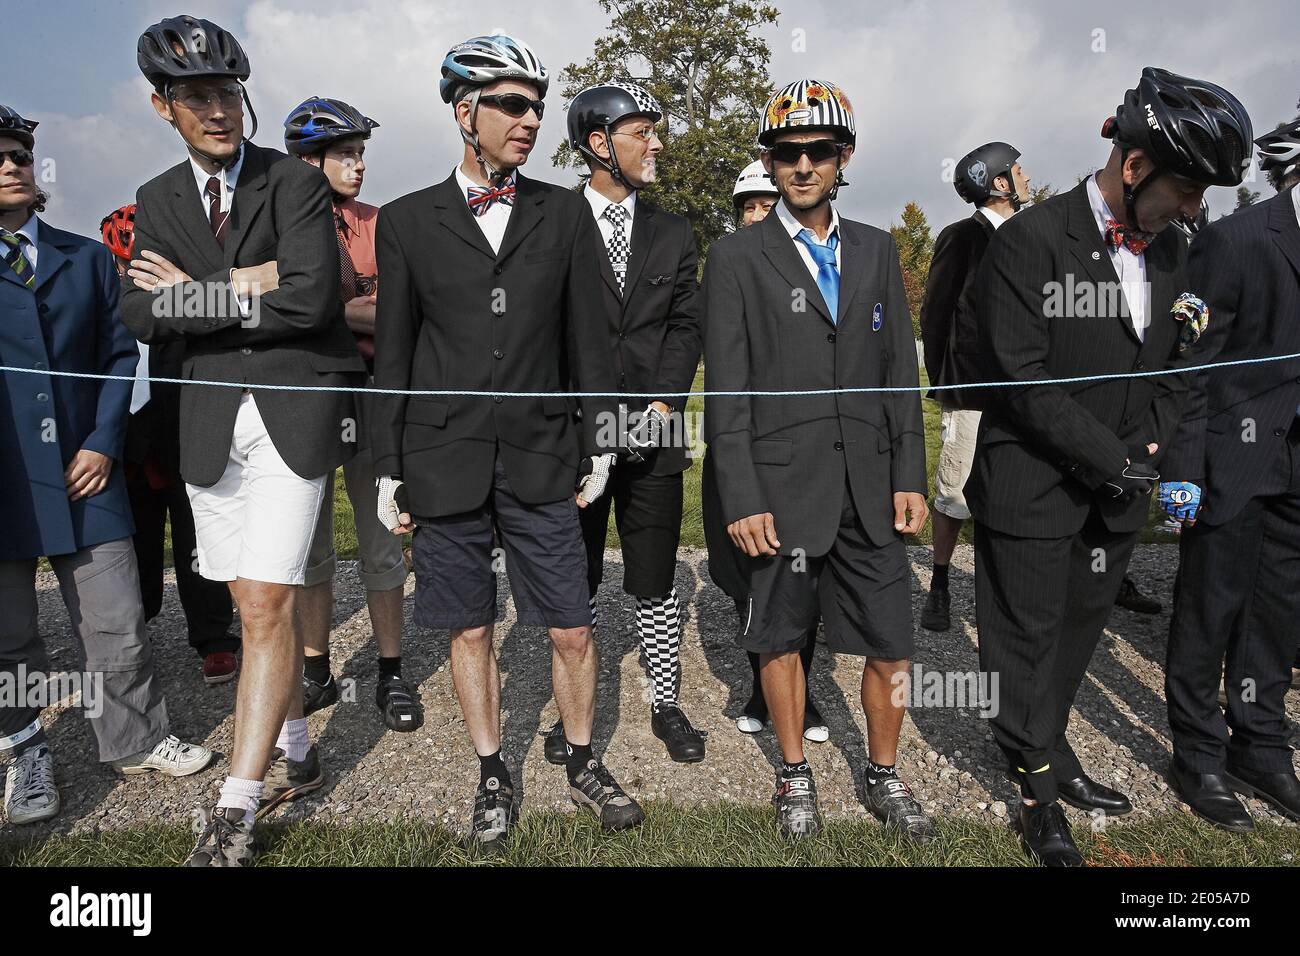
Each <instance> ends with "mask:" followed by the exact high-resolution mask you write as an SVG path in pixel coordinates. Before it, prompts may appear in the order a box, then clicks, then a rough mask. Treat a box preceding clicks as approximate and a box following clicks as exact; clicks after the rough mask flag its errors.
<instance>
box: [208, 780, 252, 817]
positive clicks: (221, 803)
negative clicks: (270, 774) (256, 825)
mask: <svg viewBox="0 0 1300 956" xmlns="http://www.w3.org/2000/svg"><path fill="white" fill-rule="evenodd" d="M261 799H262V781H260V780H244V779H242V778H240V777H227V778H226V782H225V783H223V784H222V785H221V796H220V797H219V798H218V799H217V808H218V809H220V808H221V807H229V808H230V809H232V810H243V811H244V813H245V814H247V815H248V816H250V817H251V816H253V815H254V814H256V813H257V804H258V801H259V800H261Z"/></svg>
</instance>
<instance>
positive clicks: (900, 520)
mask: <svg viewBox="0 0 1300 956" xmlns="http://www.w3.org/2000/svg"><path fill="white" fill-rule="evenodd" d="M928 517H930V509H929V507H928V506H927V505H926V503H925V495H923V494H920V493H919V492H916V491H896V492H894V530H895V531H897V532H898V533H899V534H920V532H921V529H922V528H924V527H925V519H926V518H928Z"/></svg>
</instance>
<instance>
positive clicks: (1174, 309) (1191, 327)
mask: <svg viewBox="0 0 1300 956" xmlns="http://www.w3.org/2000/svg"><path fill="white" fill-rule="evenodd" d="M1169 311H1170V313H1171V314H1172V315H1173V317H1174V318H1175V319H1176V320H1177V321H1179V322H1181V323H1182V328H1181V329H1179V330H1178V351H1180V352H1182V351H1184V350H1185V349H1187V348H1190V347H1191V346H1192V345H1193V344H1195V342H1196V340H1197V339H1199V338H1200V337H1201V333H1202V332H1204V331H1205V330H1206V328H1207V327H1208V326H1209V324H1210V307H1209V306H1208V305H1206V304H1205V302H1204V301H1203V300H1201V299H1198V298H1197V297H1196V296H1194V295H1192V294H1191V293H1190V292H1184V293H1183V294H1182V295H1180V296H1179V297H1178V298H1176V299H1174V304H1173V305H1172V306H1171V307H1170V309H1169Z"/></svg>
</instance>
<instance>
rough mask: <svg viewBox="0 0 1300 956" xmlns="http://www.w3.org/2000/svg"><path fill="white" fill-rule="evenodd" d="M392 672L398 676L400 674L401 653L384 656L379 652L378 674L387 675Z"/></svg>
mask: <svg viewBox="0 0 1300 956" xmlns="http://www.w3.org/2000/svg"><path fill="white" fill-rule="evenodd" d="M392 674H396V675H397V676H398V677H401V676H402V655H401V654H398V655H397V656H396V657H384V656H383V655H382V654H380V655H379V676H380V677H388V676H389V675H392Z"/></svg>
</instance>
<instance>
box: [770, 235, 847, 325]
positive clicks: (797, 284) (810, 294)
mask: <svg viewBox="0 0 1300 956" xmlns="http://www.w3.org/2000/svg"><path fill="white" fill-rule="evenodd" d="M750 228H751V229H755V228H757V229H761V230H762V231H763V254H764V255H766V256H767V258H768V261H769V262H771V263H772V265H773V266H774V267H775V268H776V271H777V273H778V274H780V276H781V278H783V279H785V281H786V282H787V283H789V285H790V288H791V289H802V290H803V291H804V296H805V298H806V300H807V302H808V303H809V304H811V305H812V307H813V308H814V309H816V310H817V311H818V312H820V313H821V316H822V318H823V319H825V320H826V321H827V322H828V323H830V322H831V310H830V309H829V308H827V307H826V300H825V299H823V298H822V293H821V289H819V288H817V280H816V279H814V278H813V276H812V273H811V272H809V271H808V268H807V266H805V265H804V264H803V259H801V258H800V257H799V252H798V250H796V249H795V247H794V240H793V239H791V238H790V234H789V233H787V232H786V231H785V226H783V225H782V224H781V220H780V217H778V216H777V214H776V211H775V210H773V211H772V212H771V213H769V214H768V216H767V218H766V219H764V220H763V221H762V222H760V223H759V224H758V225H757V226H751V227H750ZM831 324H834V323H831Z"/></svg>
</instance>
